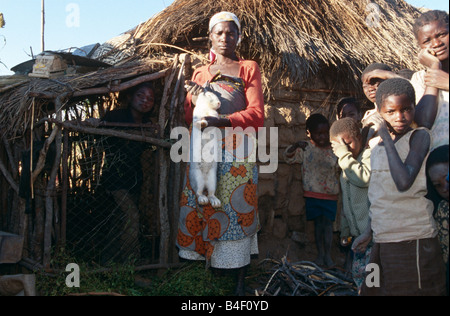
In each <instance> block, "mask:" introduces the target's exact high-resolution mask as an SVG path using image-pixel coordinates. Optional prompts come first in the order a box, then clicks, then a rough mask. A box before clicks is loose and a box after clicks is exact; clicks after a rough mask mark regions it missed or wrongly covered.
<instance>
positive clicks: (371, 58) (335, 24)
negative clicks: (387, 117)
mask: <svg viewBox="0 0 450 316" xmlns="http://www.w3.org/2000/svg"><path fill="white" fill-rule="evenodd" d="M374 4H376V6H374ZM222 10H226V11H231V12H234V13H235V14H236V15H237V16H238V17H239V18H240V20H241V23H242V28H243V43H242V45H241V48H240V50H241V52H240V53H241V55H242V56H243V57H244V58H249V59H254V60H257V61H258V62H259V63H260V65H261V68H262V69H263V72H265V76H266V77H268V76H269V77H270V78H269V80H267V83H271V84H273V83H276V82H273V81H272V80H270V79H271V78H273V79H275V78H283V77H284V78H285V77H288V78H289V79H290V80H291V81H293V82H300V83H301V82H303V81H304V80H306V79H309V78H311V77H312V76H314V75H317V74H318V73H319V72H320V69H321V68H324V65H325V68H331V69H335V71H336V69H337V71H338V72H342V73H347V74H348V73H350V74H352V75H351V76H350V80H353V81H354V83H355V85H356V86H357V85H359V83H357V81H358V76H359V74H360V73H361V70H362V69H363V68H364V67H365V66H367V65H368V64H370V63H373V62H384V63H387V64H389V65H392V66H394V68H410V69H416V68H417V67H418V64H417V62H416V55H415V52H416V47H415V46H416V43H415V39H414V35H413V34H412V23H413V22H414V19H415V18H416V17H417V16H418V15H419V14H420V12H419V11H418V10H417V9H416V8H414V7H412V6H410V5H409V4H407V3H406V2H405V1H403V0H323V1H316V0H232V1H230V0H204V1H196V0H176V1H175V2H174V3H173V4H172V5H171V6H169V7H168V8H167V9H166V10H164V11H162V12H161V13H160V14H158V15H157V16H155V17H154V18H153V19H150V20H148V21H147V22H146V23H144V25H142V26H141V27H140V29H139V30H138V32H137V33H136V36H137V37H138V38H139V40H140V41H141V46H140V53H141V54H142V55H148V54H149V53H151V52H153V51H155V50H158V49H160V47H159V46H158V45H159V44H158V43H166V44H171V45H176V46H179V47H183V48H188V49H192V50H195V49H196V48H200V47H202V45H199V42H198V41H196V40H193V39H194V38H197V39H199V38H205V37H206V36H207V33H208V32H207V25H208V21H209V18H210V17H211V16H212V15H213V14H214V13H217V12H219V11H222ZM374 14H378V16H379V17H380V19H379V27H371V26H370V25H374V24H373V21H375V22H376V20H370V17H372V16H374ZM205 46H206V40H205V39H204V41H203V48H204V47H205ZM269 70H270V73H269ZM276 80H278V79H276Z"/></svg>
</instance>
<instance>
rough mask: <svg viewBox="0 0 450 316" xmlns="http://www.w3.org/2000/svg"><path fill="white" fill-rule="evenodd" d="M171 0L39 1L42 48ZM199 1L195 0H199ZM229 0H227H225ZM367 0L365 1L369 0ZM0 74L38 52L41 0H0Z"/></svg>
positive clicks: (89, 35) (84, 37)
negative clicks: (0, 24) (0, 20)
mask: <svg viewBox="0 0 450 316" xmlns="http://www.w3.org/2000/svg"><path fill="white" fill-rule="evenodd" d="M173 1H174V0H45V33H44V34H45V37H44V38H45V50H53V51H57V50H63V49H67V48H70V47H83V46H86V45H90V44H95V43H100V44H101V43H104V42H106V41H107V40H109V39H111V38H113V37H115V36H118V35H120V34H122V33H124V32H126V31H128V30H130V29H132V28H133V27H135V26H137V25H138V24H139V23H141V22H145V21H146V20H148V19H149V18H151V17H152V16H154V15H155V14H157V13H159V12H161V11H162V10H164V9H165V8H166V7H167V6H169V5H170V4H172V2H173ZM199 1H200V0H199ZM230 1H232V0H230ZM369 1H370V0H368V2H369ZM407 2H408V3H410V4H412V5H414V6H416V7H426V8H429V9H439V10H445V11H447V12H448V11H449V3H448V1H447V0H407ZM0 12H1V13H3V16H4V19H5V23H6V24H5V27H4V28H0V76H3V75H10V74H13V73H12V72H11V71H10V68H12V67H14V66H16V65H17V64H20V63H22V62H24V61H27V60H30V59H31V50H32V51H33V54H34V55H37V54H39V53H40V52H41V1H40V0H0Z"/></svg>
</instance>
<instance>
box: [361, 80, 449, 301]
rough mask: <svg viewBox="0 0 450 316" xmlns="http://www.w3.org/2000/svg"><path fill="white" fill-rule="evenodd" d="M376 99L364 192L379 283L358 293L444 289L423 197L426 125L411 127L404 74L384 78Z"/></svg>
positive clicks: (410, 96)
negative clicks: (374, 139) (377, 139)
mask: <svg viewBox="0 0 450 316" xmlns="http://www.w3.org/2000/svg"><path fill="white" fill-rule="evenodd" d="M376 101H377V105H378V115H373V116H372V117H371V123H373V124H374V125H375V126H376V129H377V131H378V133H379V135H380V137H381V139H382V143H380V144H378V145H377V146H375V147H374V148H373V149H372V152H371V170H372V174H371V178H370V184H369V191H368V194H369V201H370V203H371V205H370V218H371V228H372V231H373V239H374V241H375V244H374V246H373V248H372V253H371V257H370V262H371V263H374V266H377V267H378V272H379V273H377V274H376V275H378V280H377V281H379V286H372V285H373V284H372V283H371V282H369V283H367V282H365V284H363V287H362V291H361V294H362V295H445V281H444V264H443V261H442V256H441V254H440V248H439V243H438V240H437V238H436V234H437V231H436V224H435V221H434V219H433V204H432V202H431V201H429V200H428V199H426V198H425V194H426V192H427V190H426V187H427V186H426V176H425V159H426V156H427V154H428V152H429V148H430V144H431V137H430V133H429V131H428V130H427V129H425V128H418V129H413V128H412V127H411V123H412V122H413V119H414V108H415V106H414V105H415V92H414V88H413V87H412V85H411V84H410V83H409V81H408V80H406V79H388V80H386V81H384V82H382V83H381V84H380V86H379V87H378V91H377V94H376ZM366 281H367V280H366Z"/></svg>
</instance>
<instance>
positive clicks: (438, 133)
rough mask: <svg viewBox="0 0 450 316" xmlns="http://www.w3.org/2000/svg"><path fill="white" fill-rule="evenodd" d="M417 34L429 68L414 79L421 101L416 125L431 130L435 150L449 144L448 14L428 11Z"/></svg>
mask: <svg viewBox="0 0 450 316" xmlns="http://www.w3.org/2000/svg"><path fill="white" fill-rule="evenodd" d="M413 30H414V35H415V36H416V39H417V42H418V43H419V47H420V49H421V51H420V53H419V61H420V62H421V64H422V65H424V66H425V67H426V70H421V71H419V72H416V73H415V74H414V75H413V77H412V79H411V83H412V84H413V86H414V89H415V90H416V100H417V101H418V103H417V107H416V116H415V121H416V123H417V124H418V125H419V126H424V127H426V128H428V129H430V130H431V133H432V135H433V138H432V139H433V142H432V145H431V150H433V149H435V148H437V147H439V146H442V145H448V143H449V141H448V133H449V130H448V125H449V124H448V121H449V108H448V101H449V95H448V88H449V75H448V74H449V60H448V58H449V35H448V13H447V12H445V11H438V10H434V11H428V12H426V13H424V14H422V15H421V16H420V17H419V18H418V19H417V20H416V22H415V24H414V27H413Z"/></svg>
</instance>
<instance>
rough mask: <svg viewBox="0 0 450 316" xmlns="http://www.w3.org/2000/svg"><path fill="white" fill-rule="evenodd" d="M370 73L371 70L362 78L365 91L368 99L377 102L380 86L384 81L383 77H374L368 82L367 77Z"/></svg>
mask: <svg viewBox="0 0 450 316" xmlns="http://www.w3.org/2000/svg"><path fill="white" fill-rule="evenodd" d="M369 74H370V72H369V73H367V74H365V75H364V76H363V77H362V78H361V80H362V82H363V91H364V94H365V95H366V97H367V99H369V101H370V102H372V103H375V101H376V94H377V90H378V86H379V85H380V83H382V82H383V79H381V78H372V79H371V80H370V81H369V82H366V78H367V76H368V75H369Z"/></svg>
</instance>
